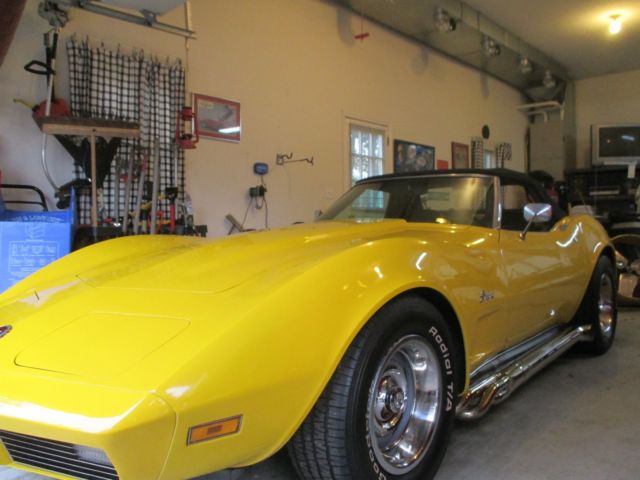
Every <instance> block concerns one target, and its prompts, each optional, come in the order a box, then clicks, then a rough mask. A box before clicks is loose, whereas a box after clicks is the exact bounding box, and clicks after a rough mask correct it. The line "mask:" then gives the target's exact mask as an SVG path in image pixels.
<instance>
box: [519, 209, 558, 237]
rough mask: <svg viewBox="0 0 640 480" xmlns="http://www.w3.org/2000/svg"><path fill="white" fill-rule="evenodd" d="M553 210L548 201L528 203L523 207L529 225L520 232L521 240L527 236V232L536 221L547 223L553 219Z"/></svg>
mask: <svg viewBox="0 0 640 480" xmlns="http://www.w3.org/2000/svg"><path fill="white" fill-rule="evenodd" d="M552 213H553V210H552V207H551V205H549V204H548V203H527V204H526V205H525V206H524V208H523V209H522V215H523V216H524V219H525V220H526V222H527V226H526V227H524V230H523V231H522V232H521V233H520V240H524V239H525V238H526V237H527V232H528V231H529V229H530V228H531V225H533V224H534V223H547V222H548V221H549V220H551V216H552Z"/></svg>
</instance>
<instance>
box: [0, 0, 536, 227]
mask: <svg viewBox="0 0 640 480" xmlns="http://www.w3.org/2000/svg"><path fill="white" fill-rule="evenodd" d="M36 7H37V1H36V0H29V3H28V7H27V12H26V13H25V17H24V18H23V20H22V23H21V25H20V27H19V30H18V32H17V35H16V39H15V43H14V45H13V46H12V48H11V51H10V53H9V57H8V58H7V60H6V61H5V64H4V65H3V66H2V67H1V68H0V88H1V89H2V91H3V92H4V95H3V96H2V98H0V168H2V170H3V172H4V175H5V177H6V179H7V180H11V181H22V182H28V183H36V184H38V185H41V186H45V184H46V181H45V179H44V176H43V174H42V171H41V169H40V166H39V165H40V159H39V155H40V153H39V150H40V143H39V142H40V136H39V134H38V130H37V128H36V127H35V126H34V125H33V122H32V121H31V119H30V117H29V114H28V112H27V111H26V110H24V109H22V108H21V107H19V106H16V105H14V104H13V103H11V98H12V97H25V98H27V99H29V100H32V101H35V100H37V99H41V98H44V94H45V91H44V82H43V80H42V79H40V78H35V77H33V76H29V75H27V74H25V73H24V72H22V71H21V67H22V65H23V64H24V63H26V62H27V61H28V60H29V59H30V58H37V57H42V53H41V49H42V47H41V33H42V32H44V31H45V30H46V29H47V25H46V23H45V22H44V21H43V20H41V19H40V18H38V16H37V13H36ZM73 13H74V19H73V20H72V21H71V22H70V23H69V24H68V26H67V27H66V28H65V30H64V34H65V35H69V34H71V33H73V32H76V33H78V34H81V35H85V34H88V35H90V36H91V37H94V38H96V39H99V40H104V41H105V42H106V43H107V44H108V45H109V44H111V45H115V44H117V43H121V44H122V45H124V46H136V47H142V48H144V49H145V50H147V51H150V52H153V53H157V54H159V55H161V56H165V55H170V56H183V51H184V50H183V43H182V40H181V39H179V38H178V37H173V36H170V35H166V34H161V33H156V32H153V31H151V30H149V29H145V28H142V27H136V26H133V25H126V24H123V23H120V22H116V21H114V20H111V19H106V18H104V17H100V16H96V15H92V14H88V13H84V12H79V11H77V10H73ZM178 13H180V12H176V14H175V15H173V16H174V17H176V18H177V19H180V18H181V15H179V14H178ZM193 19H194V28H195V30H197V32H198V40H196V41H194V42H193V43H192V49H191V58H190V67H191V72H190V86H191V89H192V90H194V91H196V92H198V93H203V94H206V95H213V96H219V97H223V98H228V99H233V100H237V101H240V102H241V104H242V128H243V130H242V141H241V142H240V143H237V144H236V143H228V142H222V141H213V140H201V142H200V144H199V145H198V148H197V149H196V150H195V151H191V152H188V156H187V189H188V191H189V192H190V193H191V196H192V198H193V201H194V208H195V214H196V220H197V222H198V223H207V224H208V225H209V228H210V232H211V233H212V235H221V234H224V233H226V231H227V230H228V227H229V226H228V224H227V223H226V221H225V220H224V215H225V214H227V213H232V214H234V215H235V216H236V217H238V218H241V217H242V215H243V213H244V211H245V209H246V206H247V205H248V196H247V188H248V187H249V186H252V185H256V184H257V183H258V182H259V179H258V178H257V177H256V176H255V175H254V174H253V173H252V164H253V162H258V161H259V162H266V163H268V164H269V165H270V168H271V172H270V173H269V175H268V176H267V177H266V179H265V180H266V183H267V187H268V194H267V199H268V202H269V217H270V225H271V226H279V225H286V224H289V223H291V222H294V221H309V220H311V219H312V218H313V212H314V211H315V210H318V209H324V208H326V207H327V205H328V204H329V203H330V202H331V201H332V200H333V199H335V198H336V197H337V196H338V195H339V194H340V193H341V192H342V191H343V190H344V189H345V188H346V183H347V182H346V178H347V172H346V163H345V154H346V152H345V150H346V148H345V145H344V144H345V142H344V137H345V121H344V118H345V116H352V117H356V118H359V119H363V120H369V121H374V122H378V123H382V124H385V125H387V126H388V128H389V132H390V136H391V140H393V138H400V139H403V140H409V141H414V142H418V143H424V144H429V145H434V146H435V147H436V156H437V158H441V159H445V160H450V157H451V146H450V145H451V143H450V142H451V141H458V142H464V143H469V139H470V138H471V137H472V136H474V135H479V133H480V129H481V127H482V125H483V124H488V125H489V126H490V127H491V132H492V135H491V140H492V141H495V142H501V141H508V142H511V143H512V144H513V160H512V161H511V162H510V164H509V165H507V167H508V168H513V169H516V170H522V169H523V165H524V133H525V130H526V125H527V121H526V118H525V117H524V115H522V114H521V113H518V112H517V111H516V109H515V107H516V106H517V105H519V104H522V103H524V101H523V99H522V97H521V95H520V94H519V93H518V92H517V91H515V90H514V89H512V88H510V87H508V86H506V85H504V84H503V83H501V82H498V81H496V80H493V79H491V78H487V77H486V76H484V75H482V74H480V73H479V72H476V71H474V70H471V69H469V68H466V67H464V66H461V65H459V64H457V63H455V62H453V61H451V60H449V59H447V58H445V57H443V56H441V55H439V54H437V53H434V52H433V51H431V50H429V49H427V48H424V47H422V46H420V45H417V44H415V43H413V42H411V41H408V40H407V39H405V38H403V37H400V36H398V35H396V34H394V33H391V32H388V31H386V30H384V29H382V28H380V27H378V26H376V25H373V24H371V23H368V22H365V29H366V30H367V31H369V32H370V34H371V36H370V37H369V38H368V39H366V40H365V41H364V42H360V41H356V40H354V38H353V35H354V34H355V33H358V32H359V30H360V18H359V16H354V15H352V14H350V13H347V12H346V11H345V10H343V9H341V8H339V7H336V6H335V5H334V4H332V3H328V2H324V1H320V0H260V1H257V0H235V1H228V0H215V1H214V0H194V1H193ZM61 53H62V51H61ZM64 67H65V65H63V66H62V68H64ZM65 83H66V82H65V79H64V78H61V81H60V87H61V88H60V91H61V92H63V95H66V92H65V89H64V85H65ZM389 151H390V150H389ZM290 152H293V154H294V155H295V156H296V157H306V156H313V157H314V158H315V166H310V165H308V164H304V163H297V164H291V165H286V166H284V167H282V166H276V165H275V157H276V154H277V153H290ZM51 157H52V169H53V170H54V172H55V174H56V176H57V178H58V179H59V181H60V183H62V182H63V181H66V180H68V179H69V177H70V174H69V172H70V164H71V160H70V159H68V158H67V157H66V154H64V153H62V152H61V151H60V149H58V148H57V147H56V148H54V149H52V151H51ZM388 167H389V169H390V168H391V163H390V162H389V163H388ZM247 225H248V226H249V227H258V228H259V227H262V226H263V225H264V211H260V212H256V211H251V212H250V213H249V216H248V220H247Z"/></svg>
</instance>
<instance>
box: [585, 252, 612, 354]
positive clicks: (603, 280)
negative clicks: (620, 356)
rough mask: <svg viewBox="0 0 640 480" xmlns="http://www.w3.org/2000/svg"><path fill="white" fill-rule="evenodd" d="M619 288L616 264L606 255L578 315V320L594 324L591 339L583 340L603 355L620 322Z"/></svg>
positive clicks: (592, 349)
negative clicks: (617, 296)
mask: <svg viewBox="0 0 640 480" xmlns="http://www.w3.org/2000/svg"><path fill="white" fill-rule="evenodd" d="M616 291H617V288H616V277H615V268H614V267H613V264H612V263H611V260H610V259H609V257H606V256H604V255H603V256H602V257H600V258H599V259H598V263H597V264H596V268H595V269H594V270H593V275H592V276H591V280H590V281H589V287H588V288H587V292H586V293H585V296H584V298H583V299H582V303H581V304H580V308H579V309H578V314H577V315H576V323H578V324H579V325H590V326H591V331H592V339H591V340H590V341H588V342H585V343H583V344H582V346H583V348H584V350H585V351H586V352H588V353H591V354H593V355H602V354H603V353H605V352H606V351H607V350H609V348H611V345H612V344H613V339H614V337H615V334H616V327H617V324H618V310H617V306H616Z"/></svg>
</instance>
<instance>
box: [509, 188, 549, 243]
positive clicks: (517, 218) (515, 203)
mask: <svg viewBox="0 0 640 480" xmlns="http://www.w3.org/2000/svg"><path fill="white" fill-rule="evenodd" d="M500 190H501V192H500V193H501V198H502V224H501V227H502V229H503V230H515V231H519V232H521V231H522V230H524V228H525V227H526V225H527V222H526V220H525V219H524V215H523V213H522V209H523V208H524V206H525V205H526V204H528V203H538V202H541V201H542V200H541V199H540V198H538V195H536V194H535V192H534V191H532V190H529V189H527V188H526V187H525V186H524V185H520V184H511V185H509V184H507V185H504V184H503V185H502V186H501V187H500ZM547 229H548V226H547V225H540V224H535V225H532V230H537V231H544V230H547Z"/></svg>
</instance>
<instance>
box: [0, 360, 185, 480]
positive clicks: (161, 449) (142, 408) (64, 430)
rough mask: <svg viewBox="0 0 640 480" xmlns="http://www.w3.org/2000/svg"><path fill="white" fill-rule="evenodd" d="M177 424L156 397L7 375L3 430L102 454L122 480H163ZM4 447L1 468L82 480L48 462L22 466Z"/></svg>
mask: <svg viewBox="0 0 640 480" xmlns="http://www.w3.org/2000/svg"><path fill="white" fill-rule="evenodd" d="M175 424H176V415H175V413H174V412H173V410H172V409H171V408H170V407H169V406H168V405H167V404H166V403H165V401H164V400H162V399H161V398H159V397H157V396H156V395H154V394H150V393H147V392H136V391H130V390H124V389H116V388H108V387H103V386H96V385H88V384H86V383H82V382H78V381H74V380H72V379H59V378H47V377H45V376H41V375H33V376H31V375H28V374H22V373H20V374H18V373H9V372H5V373H2V388H1V389H0V430H2V431H4V432H8V433H9V434H18V435H23V436H24V435H27V436H30V437H37V438H38V439H43V440H45V441H46V440H47V439H48V440H52V441H54V442H55V443H59V442H62V443H65V444H70V445H72V446H82V447H89V448H90V449H97V450H100V451H102V452H104V453H105V454H106V456H107V457H108V459H109V460H110V462H111V463H112V464H113V468H114V469H115V471H116V472H117V478H119V479H124V480H126V479H135V480H147V479H149V480H150V479H157V478H158V477H159V476H160V475H161V473H162V469H163V468H164V464H165V461H166V457H167V452H168V451H169V446H170V444H171V441H172V438H173V435H174V430H175ZM5 438H6V437H5ZM24 438H26V439H27V440H29V439H28V437H24ZM24 438H19V440H23V439H24ZM0 445H1V447H0V464H5V465H9V466H11V467H13V468H19V469H23V470H28V471H32V472H39V473H43V474H45V475H48V476H51V477H54V478H78V476H77V475H76V476H71V475H65V474H63V473H60V472H58V473H56V472H55V471H54V470H52V469H50V468H48V466H47V464H46V462H45V463H44V465H42V462H41V464H38V463H37V462H35V461H34V462H29V460H26V461H25V460H24V459H23V458H20V459H19V461H16V459H14V458H12V456H11V455H10V453H9V452H10V450H11V448H12V447H9V448H5V445H4V443H2V444H0ZM14 455H16V454H15V451H14ZM63 461H64V460H63ZM29 463H31V464H29ZM80 478H82V477H80ZM85 478H92V477H90V476H87V477H85Z"/></svg>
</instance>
